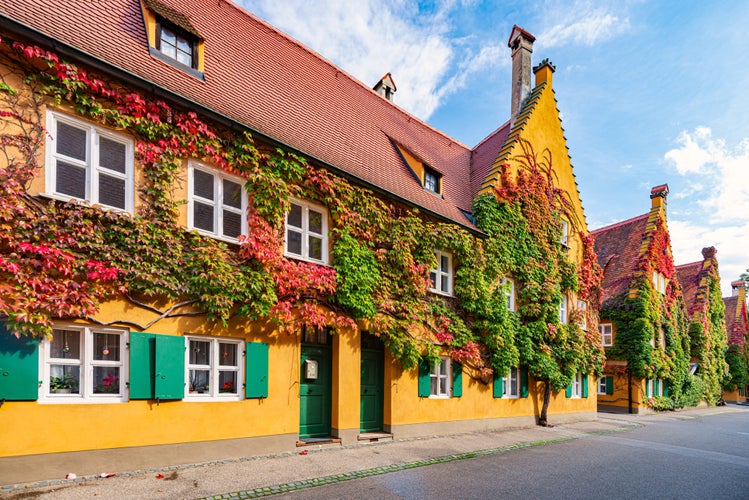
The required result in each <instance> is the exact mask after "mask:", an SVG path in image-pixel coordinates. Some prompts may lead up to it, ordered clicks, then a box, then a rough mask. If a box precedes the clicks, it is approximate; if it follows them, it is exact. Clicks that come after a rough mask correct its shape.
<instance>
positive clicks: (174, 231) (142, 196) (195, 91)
mask: <svg viewBox="0 0 749 500" xmlns="http://www.w3.org/2000/svg"><path fill="white" fill-rule="evenodd" d="M2 8H3V12H4V15H5V16H7V20H8V21H7V22H6V23H4V25H3V26H2V27H0V37H1V38H2V44H1V45H0V70H1V71H2V76H3V84H2V86H0V91H1V92H2V93H1V94H0V95H1V96H2V108H3V110H4V111H5V112H6V116H5V117H6V118H7V119H6V121H5V124H4V128H3V129H2V134H3V139H4V142H3V144H4V150H3V151H4V153H5V156H4V158H5V163H4V165H0V166H2V167H3V170H2V175H3V176H4V177H3V181H4V182H3V183H2V184H3V186H2V193H1V194H2V196H0V198H2V199H3V200H5V201H4V202H3V204H2V206H0V219H2V223H0V231H2V233H0V250H1V251H2V253H0V259H2V260H0V265H2V266H3V267H2V268H0V298H1V299H2V300H0V304H1V305H2V306H1V307H2V309H0V314H2V315H4V316H5V317H4V318H3V319H4V323H5V328H4V331H2V332H0V368H2V371H3V377H0V399H2V400H3V401H4V403H3V405H2V411H1V412H0V423H2V425H1V426H0V427H1V428H2V429H3V430H2V431H0V442H2V443H3V446H2V449H1V451H0V455H2V456H16V455H26V454H38V453H54V452H66V451H78V450H90V449H104V448H117V447H130V446H149V445H159V444H171V443H198V442H217V443H219V444H220V445H221V446H229V447H236V448H241V449H245V450H247V451H246V453H247V454H248V455H257V454H262V453H267V452H272V451H280V450H289V449H291V448H293V447H294V446H304V445H307V444H309V443H314V442H320V441H331V442H341V443H344V444H348V443H353V442H356V441H357V440H372V439H375V440H376V439H383V438H391V437H392V438H395V439H398V438H403V437H408V436H418V435H426V434H434V433H448V432H465V431H472V430H483V429H495V428H503V427H518V426H530V425H534V424H535V423H536V420H537V419H538V417H539V414H540V411H541V410H540V409H541V406H542V404H543V396H544V390H545V388H546V387H550V386H549V384H548V383H547V384H544V382H543V381H542V380H541V379H540V377H538V376H534V372H533V367H532V366H530V367H529V366H528V365H527V364H525V363H524V362H523V354H522V352H523V351H522V349H518V348H517V347H513V348H512V349H510V346H509V345H505V344H502V342H505V341H507V342H512V343H514V342H517V343H518V344H519V343H520V337H519V336H518V338H517V339H515V338H514V337H513V335H516V333H515V332H514V331H512V330H511V329H509V330H508V329H506V328H505V329H503V330H502V332H504V333H503V335H504V334H507V332H509V334H507V335H509V337H501V336H500V335H499V334H497V336H495V337H492V336H491V335H489V334H487V333H486V332H487V331H491V328H492V327H493V326H496V324H493V323H492V321H491V320H490V318H491V314H489V313H490V312H491V313H492V314H494V313H496V314H499V316H501V318H502V319H501V321H502V322H505V323H503V325H505V326H506V325H515V326H517V325H524V323H523V322H524V321H525V319H524V318H526V317H530V316H531V313H527V314H526V313H523V312H518V311H517V310H516V308H520V309H522V308H526V309H527V310H535V309H538V308H540V309H542V310H548V309H549V308H554V309H555V312H554V314H553V315H552V316H553V318H546V317H544V318H540V316H539V318H540V319H538V321H541V320H543V324H544V325H547V324H551V323H554V324H555V325H558V326H555V327H554V328H557V327H559V328H568V329H569V330H570V332H572V336H573V337H574V338H575V339H576V340H575V341H576V342H578V344H580V345H582V344H585V345H586V346H588V347H586V350H585V351H584V352H585V353H588V352H589V350H590V349H593V350H595V349H596V348H597V344H596V343H595V342H593V343H592V344H590V341H589V337H590V335H588V334H587V333H586V330H588V329H591V330H594V328H595V324H596V319H597V318H596V310H595V308H594V307H593V306H592V305H591V306H590V307H588V302H586V301H587V300H588V297H587V296H586V295H585V293H589V292H590V290H588V289H585V290H586V291H585V292H584V293H583V292H581V293H578V292H577V291H576V290H582V287H581V288H580V289H575V290H573V288H574V287H572V286H571V285H570V286H566V288H564V289H560V290H559V291H555V292H554V293H551V294H546V295H544V294H540V295H539V293H540V292H536V291H534V290H533V289H532V287H531V284H530V283H527V282H525V281H524V280H523V279H522V276H512V275H511V274H512V272H511V271H512V269H514V268H512V266H510V265H509V264H503V266H504V267H502V266H500V267H502V268H501V269H490V266H488V264H487V262H488V261H489V260H490V259H488V258H486V257H487V256H491V255H492V254H490V252H491V251H492V250H491V246H490V243H491V242H492V241H495V239H493V238H495V236H493V235H492V234H490V231H489V232H488V231H487V229H486V227H482V226H481V224H479V222H477V220H476V215H477V213H476V212H474V200H476V199H477V196H479V195H484V196H499V195H498V194H496V193H501V192H502V191H501V189H502V188H505V189H507V188H508V187H509V184H508V182H509V183H510V184H511V183H512V182H513V181H514V180H515V178H516V177H517V175H518V173H517V172H518V171H519V170H522V169H523V168H524V167H523V166H522V165H524V163H523V161H522V160H519V159H518V156H520V153H521V151H523V150H524V149H523V148H528V147H532V148H533V149H534V150H535V151H537V152H539V155H540V154H541V152H543V151H545V150H548V151H549V154H550V155H551V158H553V161H554V165H553V169H554V172H555V173H556V178H558V179H559V180H558V185H557V187H561V188H562V189H563V190H564V191H566V192H567V193H569V198H570V199H571V200H572V201H571V205H570V206H565V207H562V208H563V209H560V210H559V213H557V212H555V211H553V210H552V212H553V213H552V212H550V216H553V217H558V216H559V215H560V214H562V216H561V218H559V220H558V223H559V226H561V228H560V230H559V242H558V243H559V247H558V248H556V247H555V249H554V251H555V252H557V253H558V255H564V256H565V257H564V259H565V261H567V260H568V261H569V262H570V263H572V264H573V267H572V268H570V267H569V266H568V267H566V268H565V269H567V271H565V272H567V273H568V274H569V273H576V272H577V268H579V267H581V266H582V263H583V261H584V259H585V258H586V257H585V256H586V247H585V241H586V238H587V234H588V233H587V227H586V225H585V217H584V214H583V211H582V205H581V203H580V198H579V194H578V191H577V186H576V184H575V181H574V176H573V174H572V167H571V164H570V160H569V154H568V151H567V148H566V141H565V139H564V136H563V133H562V128H561V122H560V120H559V113H558V111H557V109H556V101H555V99H554V94H553V90H552V81H551V76H552V73H553V66H551V64H550V63H548V62H544V63H542V64H541V65H539V67H537V68H536V70H535V75H536V83H535V86H533V87H532V88H531V86H530V84H529V82H530V77H531V76H530V52H531V46H532V41H533V40H532V36H530V35H529V34H527V33H526V32H524V31H522V30H520V29H519V28H516V29H515V30H513V34H512V35H511V38H510V46H511V47H513V49H514V51H515V52H516V53H517V54H518V55H514V56H513V61H514V64H516V65H517V66H518V68H519V69H518V73H517V75H516V76H514V78H518V80H517V81H516V83H517V84H518V85H517V87H518V88H519V89H521V91H522V90H523V89H525V91H526V94H527V95H526V94H524V93H523V92H520V93H519V94H518V96H519V97H518V99H517V102H516V103H515V104H514V105H513V113H512V119H511V121H509V122H508V123H507V124H505V125H503V126H502V127H500V128H499V129H498V130H497V131H496V132H495V133H493V134H491V135H490V136H489V137H487V138H486V139H485V140H484V141H482V142H481V143H480V144H479V145H477V146H476V147H474V148H470V147H468V146H465V145H463V144H461V143H460V142H458V141H456V140H454V139H452V138H450V137H448V136H446V135H445V134H443V133H441V132H439V131H437V130H435V129H433V128H432V127H430V126H429V125H427V124H426V123H424V122H422V121H421V120H419V119H418V118H416V117H414V116H412V115H410V114H408V113H406V112H404V111H403V110H401V109H400V108H398V107H397V106H395V105H394V104H393V102H392V100H391V98H392V94H393V93H394V92H395V85H394V83H393V78H392V77H391V76H390V75H389V74H388V75H386V76H385V77H384V78H383V79H382V80H381V81H380V82H379V83H378V85H377V86H375V90H373V89H371V88H369V87H368V86H366V85H363V84H362V83H361V82H359V81H357V80H355V79H354V78H352V77H351V76H349V75H347V74H346V73H345V72H343V71H341V70H340V69H339V68H337V67H335V66H333V65H332V64H330V63H329V62H328V61H326V60H324V59H323V58H321V57H320V56H318V55H317V54H315V53H313V52H312V51H310V50H309V49H308V48H306V47H304V46H302V45H300V44H299V43H298V42H296V41H294V40H292V39H290V38H289V37H287V36H285V35H284V34H282V33H280V32H278V31H276V30H275V29H274V28H273V27H271V26H269V25H267V24H265V23H264V22H262V21H261V20H259V19H257V18H255V17H254V16H252V15H251V14H248V13H247V12H245V11H243V10H241V9H239V8H237V7H236V6H234V5H233V4H231V3H230V2H213V3H206V2H199V1H197V0H194V1H190V2H184V1H177V0H143V1H142V2H141V1H137V0H116V1H111V2H106V3H103V2H93V3H89V4H87V6H86V9H83V10H79V11H75V12H73V11H72V10H71V9H67V8H66V7H65V4H64V3H59V2H52V1H44V2H37V3H35V4H34V5H20V4H17V3H12V2H3V4H2ZM217 26H221V27H222V28H223V27H231V29H220V30H218V29H216V27H217ZM526 87H527V88H526ZM250 136H251V137H252V138H250ZM526 160H527V158H526ZM549 167H550V165H549ZM503 175H504V176H505V177H504V178H503V177H502V176H503ZM497 199H499V198H497ZM498 203H502V201H501V200H500V201H499V202H498ZM565 214H566V217H567V218H565ZM554 220H555V221H556V219H554ZM555 224H556V222H555ZM555 227H557V226H555ZM547 229H548V228H547ZM554 231H557V229H554ZM496 238H499V237H496ZM496 241H501V240H496ZM555 255H557V254H555ZM506 261H507V262H509V260H507V259H506ZM503 262H505V261H503ZM570 269H573V270H570ZM505 272H507V273H508V274H509V276H501V278H502V279H501V280H500V274H502V273H505ZM375 278H376V279H375ZM485 278H486V279H491V282H489V283H486V282H483V281H482V280H485ZM480 281H481V283H479V282H480ZM583 281H584V282H585V283H588V282H589V281H590V280H589V281H585V280H583ZM590 283H593V281H590ZM593 284H595V283H593ZM473 292H475V293H476V294H478V295H475V296H471V295H470V293H473ZM531 292H533V293H535V294H536V295H539V296H543V301H541V299H539V300H540V302H539V304H536V303H534V302H533V301H531V300H529V299H528V298H527V297H532V296H533V295H532V294H531ZM479 295H480V296H479ZM477 303H487V304H489V306H486V307H490V306H491V307H494V309H491V311H489V312H487V310H481V311H478V312H477V311H476V310H475V304H477ZM497 304H500V305H501V307H499V309H497ZM472 307H473V308H474V309H471V308H472ZM544 307H546V309H544ZM537 316H538V315H537ZM476 318H479V319H482V318H484V319H482V321H483V323H480V324H479V323H478V321H477V320H476ZM498 321H499V320H498ZM550 321H551V323H550ZM526 330H527V331H528V332H531V333H532V332H533V331H535V330H532V329H531V328H527V329H525V330H523V329H520V328H518V331H526ZM13 333H19V334H22V335H21V337H20V340H19V339H17V338H16V337H15V336H14V335H13ZM517 335H519V334H517ZM529 335H530V333H529ZM593 337H595V338H596V339H597V337H596V336H595V335H593ZM486 339H489V340H486ZM497 339H501V340H502V342H499V341H497ZM586 339H588V340H586ZM526 340H527V341H528V342H529V344H531V345H530V347H526V349H531V348H535V346H534V345H532V344H533V342H535V341H534V340H533V339H532V338H531V337H528V338H526ZM490 341H491V342H490ZM588 344H590V345H588ZM513 345H514V344H513ZM590 346H592V347H590ZM589 348H590V349H589ZM599 350H600V349H599ZM511 351H512V352H511ZM518 351H520V355H519V354H518ZM586 355H587V354H586ZM495 358H496V359H495ZM492 366H493V367H495V368H496V367H497V366H501V367H503V372H502V373H497V370H496V369H494V370H492ZM594 366H595V360H588V359H581V360H580V362H579V364H578V365H575V366H574V367H573V366H570V367H568V369H567V368H566V371H565V372H564V373H561V374H557V375H554V377H553V385H554V387H555V390H554V391H552V394H551V395H550V398H551V402H550V406H549V420H550V421H552V422H564V421H568V420H579V419H590V418H595V411H596V398H594V397H593V395H592V393H590V392H589V391H591V390H592V388H591V389H589V386H590V383H592V381H593V380H594V371H595V370H594ZM529 368H530V369H529ZM492 372H494V373H492ZM568 382H569V386H568V390H567V391H563V390H559V389H560V388H563V385H566V384H567V383H568ZM21 422H22V423H23V426H24V428H25V429H33V431H31V432H23V433H22V432H18V430H17V429H18V427H17V426H18V424H19V423H21Z"/></svg>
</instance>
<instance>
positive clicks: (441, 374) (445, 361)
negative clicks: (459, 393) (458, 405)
mask: <svg viewBox="0 0 749 500" xmlns="http://www.w3.org/2000/svg"><path fill="white" fill-rule="evenodd" d="M451 368H452V362H451V360H450V358H447V357H440V359H439V361H438V362H436V363H435V364H434V366H432V371H431V373H430V374H429V382H430V389H429V397H430V398H449V397H450V384H451V383H452V380H451V379H452V370H451Z"/></svg>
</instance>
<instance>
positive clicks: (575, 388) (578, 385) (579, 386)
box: [570, 372, 583, 398]
mask: <svg viewBox="0 0 749 500" xmlns="http://www.w3.org/2000/svg"><path fill="white" fill-rule="evenodd" d="M582 393H583V374H582V373H580V372H577V373H575V376H574V377H573V378H572V393H571V396H570V397H572V398H579V397H582Z"/></svg>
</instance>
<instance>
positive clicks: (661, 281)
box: [653, 271, 667, 294]
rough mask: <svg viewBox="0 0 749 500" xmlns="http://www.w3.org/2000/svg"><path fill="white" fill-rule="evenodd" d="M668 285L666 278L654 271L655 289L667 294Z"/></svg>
mask: <svg viewBox="0 0 749 500" xmlns="http://www.w3.org/2000/svg"><path fill="white" fill-rule="evenodd" d="M666 284H667V280H666V276H664V275H663V274H662V273H659V272H658V271H653V288H655V289H656V291H657V292H659V293H662V294H664V293H666Z"/></svg>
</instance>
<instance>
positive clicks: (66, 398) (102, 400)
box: [37, 395, 128, 405]
mask: <svg viewBox="0 0 749 500" xmlns="http://www.w3.org/2000/svg"><path fill="white" fill-rule="evenodd" d="M37 402H38V403H39V404H54V405H59V404H68V405H99V404H103V405H109V404H117V403H127V402H128V399H127V398H126V397H124V396H104V395H102V396H89V397H85V398H84V397H81V396H75V395H59V396H52V395H48V396H40V397H39V399H38V400H37Z"/></svg>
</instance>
